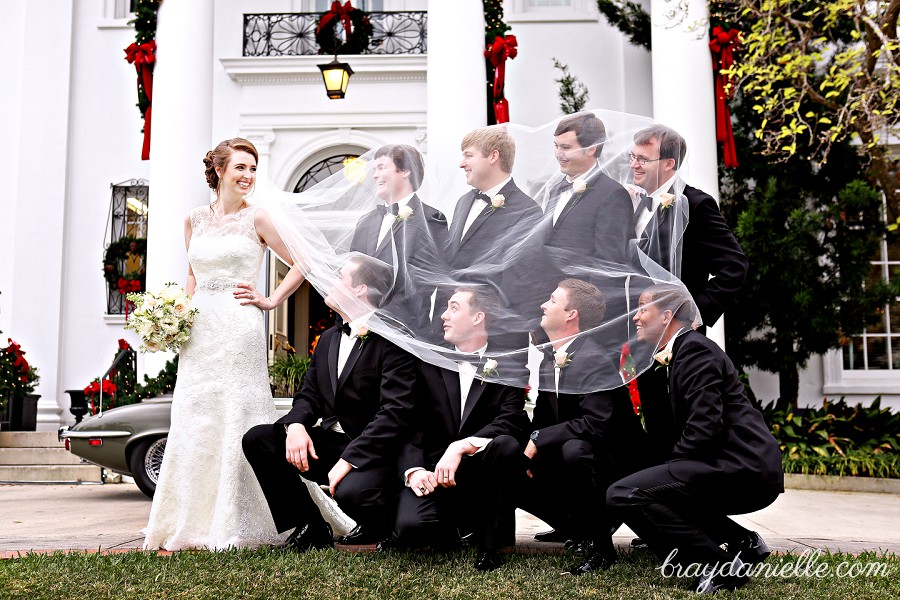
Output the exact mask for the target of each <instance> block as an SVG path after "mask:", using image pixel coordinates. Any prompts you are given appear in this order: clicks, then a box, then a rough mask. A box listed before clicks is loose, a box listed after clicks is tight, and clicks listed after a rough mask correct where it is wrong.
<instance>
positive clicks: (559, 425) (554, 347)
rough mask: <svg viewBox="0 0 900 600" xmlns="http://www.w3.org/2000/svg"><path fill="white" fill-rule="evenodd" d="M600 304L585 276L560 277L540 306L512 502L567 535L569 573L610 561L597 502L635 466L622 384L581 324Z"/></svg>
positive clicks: (606, 528)
mask: <svg viewBox="0 0 900 600" xmlns="http://www.w3.org/2000/svg"><path fill="white" fill-rule="evenodd" d="M605 309H606V303H605V301H604V299H603V294H602V293H601V292H600V290H599V289H598V288H597V287H596V286H594V285H592V284H590V283H587V282H585V281H581V280H578V279H565V280H563V281H561V282H560V283H559V286H558V287H557V288H556V290H554V291H553V293H552V294H551V295H550V299H549V300H547V301H546V302H545V303H544V304H542V305H541V310H542V311H543V316H542V317H541V328H542V329H543V330H544V333H546V334H547V337H548V338H549V339H550V347H548V348H547V349H546V350H544V354H545V357H544V360H543V361H542V362H541V365H540V392H539V393H538V397H537V404H536V405H535V409H534V416H533V420H532V428H533V431H532V433H531V439H530V440H529V441H528V445H527V446H526V448H525V455H526V456H527V457H528V458H530V459H531V465H530V468H529V471H528V477H527V478H524V479H523V481H522V482H521V489H520V492H519V495H518V498H517V505H518V506H519V507H520V508H523V509H525V510H527V511H528V512H530V513H532V514H533V515H535V516H536V517H539V518H540V519H542V520H543V521H545V522H547V523H549V524H550V525H552V526H553V527H554V528H555V529H556V531H557V533H558V534H559V535H560V539H570V540H573V541H574V542H575V546H574V548H575V550H576V553H579V554H582V555H583V561H582V562H580V563H579V564H578V565H576V566H575V567H573V568H572V569H571V570H570V573H572V574H573V575H580V574H583V573H588V572H591V571H598V570H605V569H608V568H609V567H610V566H611V565H612V564H613V563H614V562H615V561H616V552H615V549H614V547H613V543H612V535H611V529H612V526H613V523H612V522H611V521H610V519H609V517H608V515H607V513H606V510H605V504H604V501H603V500H604V497H605V493H606V486H608V485H609V484H610V483H611V482H612V481H615V480H616V479H617V478H618V477H621V476H622V475H624V474H626V473H630V472H633V471H634V470H636V469H637V468H639V467H640V466H643V462H642V456H643V447H644V443H643V433H644V432H643V429H642V428H641V423H640V420H639V419H638V418H637V416H636V415H635V413H634V409H633V408H632V405H631V401H630V400H629V398H628V392H627V389H626V388H624V387H618V388H615V389H612V390H607V391H598V392H591V393H586V392H590V391H591V390H593V389H597V388H600V387H603V386H604V385H606V386H608V385H609V383H610V381H612V380H614V379H615V378H617V377H618V376H617V373H616V371H617V369H616V366H615V364H614V363H613V362H612V360H611V359H610V358H609V357H607V356H604V355H603V353H602V350H601V348H600V346H599V345H598V344H597V343H596V342H595V341H594V340H593V339H592V337H591V336H590V333H585V332H589V330H591V329H593V328H594V327H597V326H598V325H600V324H601V323H602V321H603V316H604V312H605Z"/></svg>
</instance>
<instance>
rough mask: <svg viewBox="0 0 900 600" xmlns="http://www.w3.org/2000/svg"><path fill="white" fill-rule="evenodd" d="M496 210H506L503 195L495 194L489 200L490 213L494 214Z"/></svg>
mask: <svg viewBox="0 0 900 600" xmlns="http://www.w3.org/2000/svg"><path fill="white" fill-rule="evenodd" d="M498 208H506V196H504V195H503V194H497V195H495V196H494V197H493V198H491V212H494V211H495V210H497V209H498Z"/></svg>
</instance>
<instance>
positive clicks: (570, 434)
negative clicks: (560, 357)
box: [532, 337, 646, 471]
mask: <svg viewBox="0 0 900 600" xmlns="http://www.w3.org/2000/svg"><path fill="white" fill-rule="evenodd" d="M567 352H568V353H569V354H571V356H572V360H571V362H570V363H569V364H568V365H567V366H565V367H563V368H562V369H561V370H560V375H559V382H560V388H561V389H564V386H570V389H571V386H577V387H581V388H582V389H590V386H591V385H592V383H593V382H594V381H595V379H596V376H595V375H594V373H595V372H596V371H597V370H598V369H607V370H611V371H612V372H613V373H615V371H616V370H617V367H616V366H615V365H614V364H613V362H612V360H611V359H610V357H608V356H605V355H604V354H603V351H602V349H601V348H600V346H599V345H598V344H596V343H595V342H594V341H593V340H592V339H591V338H588V337H578V338H576V339H575V340H573V341H572V343H571V344H570V345H569V347H568V349H567ZM554 370H555V366H554V362H553V359H552V358H551V357H545V358H544V360H543V361H541V365H540V386H541V391H540V392H539V393H538V397H537V402H536V404H535V407H534V413H533V414H532V429H536V430H539V431H540V433H539V434H538V438H537V441H536V442H535V445H536V446H537V448H538V453H540V451H541V450H542V449H547V448H554V447H559V446H562V444H564V443H566V442H567V441H569V440H573V439H580V440H584V441H589V442H591V443H593V444H594V447H595V452H596V453H599V454H602V455H603V456H606V457H608V459H609V461H610V463H611V464H612V465H613V466H615V467H616V468H618V469H620V470H623V471H625V470H628V469H633V468H637V467H639V466H643V464H644V463H645V461H646V460H645V454H646V452H645V439H644V438H645V436H644V430H643V428H642V427H641V422H640V419H639V418H638V417H637V415H635V413H634V408H633V407H632V405H631V400H630V399H629V397H628V390H627V388H625V387H618V388H615V389H612V390H604V391H600V392H591V393H587V394H566V393H562V394H557V393H556V392H554V391H552V390H553V389H554V387H555V386H554V384H555V373H554ZM608 379H609V377H608V376H604V380H608Z"/></svg>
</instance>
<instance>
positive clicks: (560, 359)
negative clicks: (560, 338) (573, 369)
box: [553, 350, 575, 369]
mask: <svg viewBox="0 0 900 600" xmlns="http://www.w3.org/2000/svg"><path fill="white" fill-rule="evenodd" d="M574 355H575V353H574V352H573V353H571V354H569V353H568V352H565V351H564V350H557V351H556V352H554V353H553V365H554V366H555V367H556V368H557V369H565V368H566V367H568V366H569V365H570V364H571V363H572V357H573V356H574Z"/></svg>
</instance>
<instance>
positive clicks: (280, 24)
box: [244, 11, 428, 56]
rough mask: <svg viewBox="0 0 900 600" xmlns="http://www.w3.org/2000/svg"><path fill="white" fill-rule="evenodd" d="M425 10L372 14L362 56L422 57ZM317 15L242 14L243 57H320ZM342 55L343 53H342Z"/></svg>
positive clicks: (424, 47) (425, 38) (425, 48)
mask: <svg viewBox="0 0 900 600" xmlns="http://www.w3.org/2000/svg"><path fill="white" fill-rule="evenodd" d="M427 14H428V13H426V12H425V11H408V12H372V13H368V18H369V20H370V22H371V24H372V30H373V32H372V36H371V37H370V38H369V45H368V47H367V48H366V49H365V50H364V51H363V52H362V53H363V54H425V53H426V51H427V45H426V40H427V29H428V28H427V24H428V23H427V22H428V18H427ZM320 17H321V14H319V13H267V14H246V15H244V56H301V55H310V54H323V53H324V52H320V50H319V46H318V44H317V43H316V25H317V23H318V21H319V18H320ZM342 54H346V53H345V52H342Z"/></svg>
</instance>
